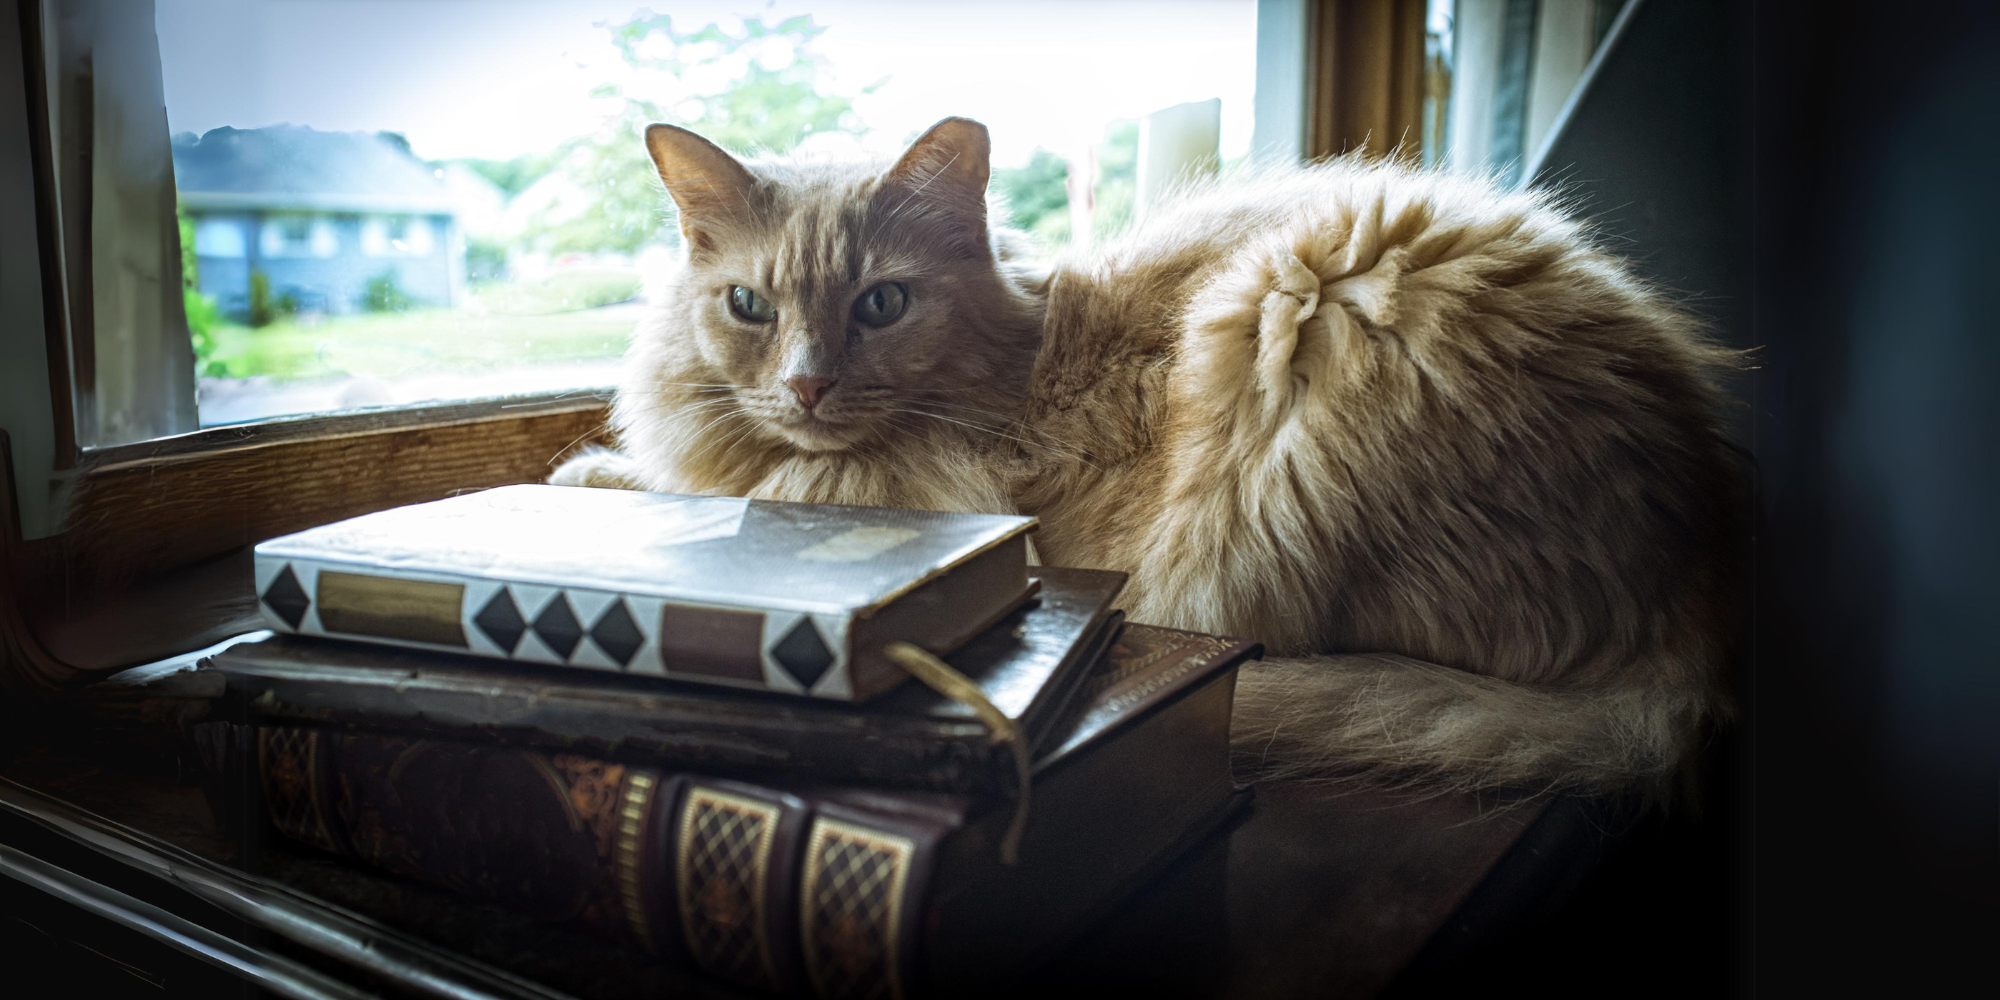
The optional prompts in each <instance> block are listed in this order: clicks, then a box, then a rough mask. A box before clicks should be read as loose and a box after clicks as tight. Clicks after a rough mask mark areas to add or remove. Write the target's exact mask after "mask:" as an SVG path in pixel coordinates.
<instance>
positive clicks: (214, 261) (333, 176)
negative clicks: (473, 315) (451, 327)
mask: <svg viewBox="0 0 2000 1000" xmlns="http://www.w3.org/2000/svg"><path fill="white" fill-rule="evenodd" d="M173 150H174V178H175V183H176V185H177V186H178V188H179V195H180V205H181V211H182V212H183V213H185V214H186V215H187V216H188V217H189V219H190V220H191V222H192V223H193V227H194V247H195V257H196V263H197V266H198V268H199V272H200V273H199V282H200V290H201V292H202V294H204V295H209V296H212V297H214V299H215V301H216V304H217V305H219V306H220V307H221V308H222V310H223V312H224V313H227V314H229V315H231V316H234V317H236V318H238V319H244V318H248V317H249V316H250V315H251V313H252V312H253V311H254V310H255V309H270V308H273V307H274V306H275V307H277V308H280V309H295V310H298V311H301V312H330V313H350V312H362V311H367V310H370V309H393V308H402V307H405V306H410V305H438V306H442V305H450V304H452V303H454V302H456V301H458V300H459V298H460V297H461V296H462V295H463V293H464V288H465V239H464V236H463V234H462V233H461V232H460V230H459V226H458V224H457V221H456V219H455V215H454V211H453V198H452V193H451V190H450V189H449V188H448V187H447V186H446V184H445V183H444V181H443V180H442V179H440V176H439V174H438V172H437V171H435V170H434V169H433V168H431V167H430V166H429V165H427V164H425V163H424V162H423V161H422V160H419V159H417V157H416V156H414V155H413V154H411V152H410V150H409V147H408V145H407V144H406V143H404V142H403V141H402V140H401V138H400V137H399V136H395V135H390V134H383V133H374V132H321V131H318V130H315V129H311V128H306V127H303V126H297V125H277V126H272V127H270V128H257V129H237V128H218V129H214V130H211V131H209V132H208V133H206V134H204V135H202V136H199V137H197V136H195V135H194V134H193V133H183V134H181V135H177V136H175V137H174V140H173ZM259 297H263V298H264V299H265V301H264V302H261V303H260V302H257V301H256V300H257V299H258V298H259Z"/></svg>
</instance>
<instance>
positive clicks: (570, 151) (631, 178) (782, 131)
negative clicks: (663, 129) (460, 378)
mask: <svg viewBox="0 0 2000 1000" xmlns="http://www.w3.org/2000/svg"><path fill="white" fill-rule="evenodd" d="M605 27H607V28H608V29H609V30H610V32H611V39H612V42H613V44H615V45H616V46H617V47H618V51H619V54H620V55H621V56H623V58H624V60H625V62H626V63H627V64H628V65H630V66H631V67H632V68H633V69H635V70H639V71H641V73H640V82H638V83H635V84H633V85H632V86H631V88H629V89H627V88H624V87H620V86H618V85H612V84H607V85H605V86H603V87H600V88H598V90H597V91H596V94H597V96H601V97H613V98H618V99H620V101H621V102H622V106H621V108H620V110H619V112H618V113H617V114H616V115H614V116H613V117H612V118H611V119H610V120H609V121H608V122H606V123H605V125H604V126H603V127H602V128H600V129H599V130H598V131H597V132H596V133H595V134H593V135H590V136H586V137H584V138H581V139H577V140H574V141H572V142H571V143H570V144H569V145H568V146H567V147H566V148H565V149H564V150H563V151H562V152H561V154H560V166H559V167H558V169H560V170H562V171H563V172H564V173H565V174H567V175H568V176H569V178H570V179H571V180H572V181H573V182H575V183H576V184H577V185H578V186H579V187H580V188H582V189H583V191H584V192H585V193H586V195H587V196H588V197H587V200H588V202H589V207H588V208H586V209H585V210H584V212H583V213H582V214H581V215H580V216H578V217H576V218H572V219H568V220H564V221H561V222H556V223H553V224H549V225H546V226H543V227H540V228H539V230H538V231H537V232H535V233H534V234H533V235H534V236H535V237H536V238H537V242H539V243H541V244H542V245H543V248H544V249H547V250H550V251H552V252H556V253H562V252H567V251H600V250H618V251H624V252H628V253H629V252H632V251H635V250H637V249H638V248H639V247H641V246H644V245H646V244H648V243H654V242H671V241H674V240H676V239H677V238H678V230H677V227H675V226H674V225H673V224H672V223H671V221H670V219H669V218H668V217H667V216H666V215H664V214H663V207H665V209H666V211H668V212H670V211H671V206H670V204H668V203H667V199H666V198H665V197H664V196H663V195H662V193H661V191H660V182H659V177H658V175H657V174H656V173H655V172H654V170H653V164H652V161H651V160H650V159H649V158H648V157H647V154H646V149H645V143H644V142H643V141H642V140H641V138H640V136H641V134H642V132H643V130H644V129H645V127H646V126H647V125H648V124H650V123H652V122H658V121H665V122H672V123H674V124H678V125H682V126H685V127H687V128H691V129H694V130H695V131H698V132H700V133H701V134H702V135H704V136H706V137H708V138H709V139H710V140H712V141H714V142H715V143H717V144H718V145H721V146H722V147H723V148H725V149H729V150H731V151H733V152H739V153H782V152H785V151H787V150H790V149H793V148H794V147H796V146H798V144H799V143H801V142H803V141H805V139H806V138H807V137H809V136H812V135H816V134H820V133H847V134H859V132H860V131H861V129H860V124H859V122H858V121H857V119H856V118H855V117H854V108H853V102H852V101H850V100H849V99H848V98H845V97H836V96H832V95H829V94H825V93H822V92H821V89H820V88H821V77H822V75H823V74H824V72H825V69H826V64H825V60H824V58H823V57H822V56H820V55H818V54H817V53H814V52H813V51H812V50H811V47H810V46H811V42H812V40H813V39H814V38H816V37H818V36H819V34H820V33H821V32H822V31H824V30H826V29H824V28H821V27H818V26H817V25H815V24H813V21H812V18H811V17H808V16H799V17H791V18H786V19H785V20H783V21H780V22H778V23H777V24H765V23H764V21H763V19H762V18H758V17H748V18H745V19H744V20H743V26H742V28H741V29H740V30H738V31H733V32H732V31H729V30H727V29H724V28H723V27H722V26H721V25H719V24H715V23H710V24H707V25H704V26H703V27H701V28H699V29H697V30H694V31H682V30H680V29H678V28H676V27H675V26H674V20H673V18H672V17H670V16H668V15H665V14H654V13H652V12H651V11H649V10H642V11H640V12H639V13H638V14H637V15H635V16H634V17H633V18H632V19H631V20H629V21H626V22H624V23H622V24H615V25H606V26H605ZM787 50H789V52H790V56H789V59H788V60H786V59H785V58H784V54H785V52H786V51H787ZM767 62H768V63H771V64H774V65H775V67H776V68H772V66H771V65H766V64H767ZM738 64H740V65H741V70H740V71H739V72H737V73H736V74H735V75H734V77H733V78H731V79H730V80H729V81H728V82H727V83H726V84H724V85H723V86H722V87H721V88H719V89H717V90H715V92H713V93H706V94H704V93H691V92H690V88H691V87H693V86H694V85H695V84H694V81H696V80H699V79H700V78H701V77H703V76H707V75H709V74H711V73H713V72H716V71H718V70H723V71H726V70H727V69H728V68H729V67H732V66H736V65H738Z"/></svg>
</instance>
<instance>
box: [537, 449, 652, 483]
mask: <svg viewBox="0 0 2000 1000" xmlns="http://www.w3.org/2000/svg"><path fill="white" fill-rule="evenodd" d="M549 485H551V486H596V487H601V488H604V489H613V490H643V489H645V488H646V486H645V481H644V478H643V477H641V476H640V475H639V466H638V463H636V462H633V461H632V459H631V458H630V457H629V456H627V455H626V454H624V453H623V452H617V451H612V450H610V449H608V448H589V449H585V450H584V451H583V452H581V453H579V454H578V455H577V456H576V457H575V458H572V459H570V460H569V461H567V462H564V463H563V464H562V465H560V466H558V467H557V468H556V471H555V473H554V474H553V475H550V476H549Z"/></svg>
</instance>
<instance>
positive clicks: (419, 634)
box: [255, 552, 873, 700]
mask: <svg viewBox="0 0 2000 1000" xmlns="http://www.w3.org/2000/svg"><path fill="white" fill-rule="evenodd" d="M255 562H256V568H255V572H256V581H255V582H256V589H257V596H258V607H259V610H260V611H261V612H262V613H263V617H264V620H265V621H266V623H268V624H269V625H270V626H271V627H272V628H273V629H274V630H276V631H280V632H293V633H297V634H300V635H320V636H330V637H334V638H342V639H358V640H362V641H365V642H377V643H383V644H386V645H392V646H403V647H409V648H414V649H427V650H438V651H446V652H455V653H461V654H469V655H473V656H483V657H489V658H493V659H501V660H515V661H518V662H522V663H541V664H550V665H556V666H566V667H579V668H584V669H590V670H606V671H615V672H619V673H631V674H639V675H642V676H652V677H668V678H672V679H674V680H691V681H699V682H703V683H710V684H722V685H727V686H731V687H742V688H752V689H757V690H770V691H784V692H788V693H792V694H810V695H816V696H819V697H826V698H835V699H840V700H852V699H853V698H854V697H855V694H856V692H855V690H854V685H853V680H852V677H851V666H850V663H849V661H850V660H851V659H852V657H851V655H850V653H851V651H850V649H849V646H850V643H849V641H848V632H849V630H850V627H851V625H852V621H851V618H850V616H848V615H845V614H820V613H810V614H809V613H805V612H798V611H782V610H775V609H773V610H756V609H744V608H730V607H722V606H717V605H699V604H686V603H680V602H675V601H668V600H665V599H663V598H659V597H651V596H647V595H643V594H631V593H622V592H617V591H609V590H597V589H592V588H588V587H557V586H547V585H541V584H529V583H522V582H519V581H505V580H492V579H480V578H476V577H469V576H459V575H456V574H444V573H415V572H412V573H402V574H392V573H386V572H383V571H381V570H380V569H377V568H375V567H363V566H352V565H346V564H342V563H333V562H324V561H321V560H314V559H304V558H297V557H292V556H284V555H279V554H274V553H265V552H259V553H257V554H256V559H255ZM867 693H873V691H872V690H871V691H869V692H867Z"/></svg>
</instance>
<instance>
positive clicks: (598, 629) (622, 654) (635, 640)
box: [590, 601, 646, 667]
mask: <svg viewBox="0 0 2000 1000" xmlns="http://www.w3.org/2000/svg"><path fill="white" fill-rule="evenodd" d="M590 641H592V642H595V643H597V648H599V649H601V650H604V655H606V656H609V657H611V658H612V659H614V660H617V661H618V665H619V666H620V667H630V666H631V665H632V656H633V654H635V653H637V652H638V651H639V647H640V646H643V645H645V644H646V636H645V633H643V632H640V631H639V623H638V622H635V621H633V620H632V612H631V611H629V610H627V609H626V607H625V602H624V601H612V602H611V607H609V608H607V609H605V612H604V614H602V615H600V616H599V617H598V619H597V624H595V625H592V626H591V627H590Z"/></svg>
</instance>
